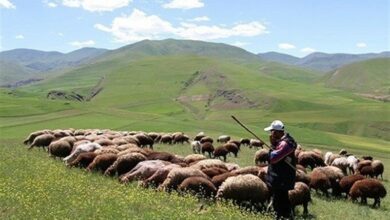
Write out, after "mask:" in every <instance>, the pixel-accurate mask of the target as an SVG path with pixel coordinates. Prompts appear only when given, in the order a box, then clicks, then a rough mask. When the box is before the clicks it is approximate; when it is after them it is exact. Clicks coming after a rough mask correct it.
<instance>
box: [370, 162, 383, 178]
mask: <svg viewBox="0 0 390 220" xmlns="http://www.w3.org/2000/svg"><path fill="white" fill-rule="evenodd" d="M371 166H372V169H373V171H374V172H373V174H374V176H375V178H378V176H379V175H380V176H381V178H382V180H383V171H384V166H383V163H382V161H380V160H374V161H372V163H371Z"/></svg>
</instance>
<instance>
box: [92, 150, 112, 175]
mask: <svg viewBox="0 0 390 220" xmlns="http://www.w3.org/2000/svg"><path fill="white" fill-rule="evenodd" d="M117 158H118V155H116V154H111V153H107V154H100V155H97V156H96V157H95V159H93V161H92V163H90V164H89V165H88V167H87V169H86V170H87V171H92V170H95V169H96V170H98V171H99V170H100V171H101V172H102V173H104V172H105V171H106V170H107V168H109V167H110V166H111V165H112V164H113V163H114V162H115V161H116V159H117Z"/></svg>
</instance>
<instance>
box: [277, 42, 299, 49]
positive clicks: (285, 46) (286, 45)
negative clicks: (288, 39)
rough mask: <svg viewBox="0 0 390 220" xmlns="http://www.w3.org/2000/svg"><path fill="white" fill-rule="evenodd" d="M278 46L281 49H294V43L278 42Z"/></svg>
mask: <svg viewBox="0 0 390 220" xmlns="http://www.w3.org/2000/svg"><path fill="white" fill-rule="evenodd" d="M278 47H279V48H280V49H283V50H290V49H295V45H292V44H289V43H280V44H278Z"/></svg>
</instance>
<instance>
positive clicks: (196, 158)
mask: <svg viewBox="0 0 390 220" xmlns="http://www.w3.org/2000/svg"><path fill="white" fill-rule="evenodd" d="M204 159H206V157H205V156H204V155H202V154H190V155H187V156H186V157H185V158H184V162H186V163H187V164H191V163H193V162H197V161H200V160H204Z"/></svg>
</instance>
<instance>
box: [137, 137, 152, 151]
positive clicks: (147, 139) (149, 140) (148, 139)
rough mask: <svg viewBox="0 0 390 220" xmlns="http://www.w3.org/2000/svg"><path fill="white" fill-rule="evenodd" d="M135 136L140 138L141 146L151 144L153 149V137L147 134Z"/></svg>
mask: <svg viewBox="0 0 390 220" xmlns="http://www.w3.org/2000/svg"><path fill="white" fill-rule="evenodd" d="M134 137H135V138H136V139H137V140H138V142H139V146H140V147H147V146H149V147H150V149H153V144H154V141H153V139H152V138H151V137H149V136H147V135H146V134H136V135H134Z"/></svg>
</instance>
